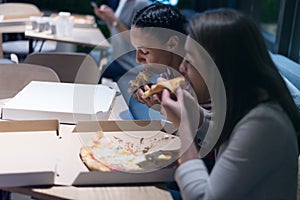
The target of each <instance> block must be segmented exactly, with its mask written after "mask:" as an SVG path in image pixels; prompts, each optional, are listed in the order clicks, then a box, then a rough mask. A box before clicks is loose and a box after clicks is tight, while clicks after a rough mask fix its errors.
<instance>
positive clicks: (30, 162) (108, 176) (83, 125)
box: [0, 120, 180, 187]
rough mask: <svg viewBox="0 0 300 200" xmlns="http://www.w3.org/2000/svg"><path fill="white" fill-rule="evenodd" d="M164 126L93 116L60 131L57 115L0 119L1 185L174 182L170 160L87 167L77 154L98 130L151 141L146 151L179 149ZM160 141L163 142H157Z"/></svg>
mask: <svg viewBox="0 0 300 200" xmlns="http://www.w3.org/2000/svg"><path fill="white" fill-rule="evenodd" d="M164 126H165V125H164V123H163V122H161V121H98V122H97V121H95V122H92V121H91V122H80V123H78V124H77V125H76V127H75V129H74V131H73V132H60V133H59V132H58V130H59V128H58V121H55V120H42V121H3V122H0V145H1V147H2V151H1V153H0V159H1V161H2V162H1V163H2V164H1V165H0V187H15V186H29V185H76V186H84V185H109V184H114V185H116V184H117V185H119V184H140V183H143V184H147V183H154V182H165V181H173V180H174V172H175V167H174V165H173V164H170V165H169V163H167V164H165V163H164V164H163V165H161V166H159V167H157V165H155V167H153V168H152V166H151V165H150V168H147V170H142V171H130V170H129V171H128V170H121V171H119V170H113V171H108V172H104V171H90V170H89V169H88V168H87V166H86V165H85V164H84V163H83V161H82V159H81V157H80V149H81V147H83V146H87V145H88V144H89V141H91V138H93V137H94V136H95V135H97V133H98V132H99V131H100V130H101V131H102V132H103V138H110V139H115V140H116V141H119V140H120V138H121V139H122V140H124V141H126V142H132V143H135V141H139V142H136V144H134V145H135V147H141V148H143V149H145V147H146V146H145V145H147V142H149V145H150V143H151V142H152V143H153V142H155V143H154V144H151V145H152V146H151V147H153V148H152V149H151V148H149V149H150V150H149V155H150V156H151V155H152V154H154V155H155V152H160V151H159V150H163V152H169V151H171V152H174V151H177V150H178V149H179V146H180V142H179V139H178V138H177V137H175V136H172V135H170V134H168V133H166V132H165V130H164V128H163V127H164ZM167 135H168V136H170V138H173V139H169V138H168V136H167ZM127 139H128V140H127ZM142 140H143V145H144V146H143V145H141V141H142ZM158 140H163V142H162V143H159V142H158V143H157V144H156V141H158ZM151 151H153V152H151ZM141 163H144V162H141ZM146 163H147V162H146ZM142 166H143V165H142ZM146 166H147V165H146ZM148 167H149V166H148Z"/></svg>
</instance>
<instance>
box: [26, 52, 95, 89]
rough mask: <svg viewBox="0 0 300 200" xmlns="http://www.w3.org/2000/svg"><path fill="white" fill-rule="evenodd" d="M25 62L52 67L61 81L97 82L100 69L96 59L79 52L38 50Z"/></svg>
mask: <svg viewBox="0 0 300 200" xmlns="http://www.w3.org/2000/svg"><path fill="white" fill-rule="evenodd" d="M24 63H27V64H37V65H44V66H47V67H50V68H52V69H53V70H54V71H55V72H56V73H57V74H58V76H59V78H60V80H61V82H68V83H83V84H97V83H98V82H99V78H100V70H99V68H98V66H97V64H96V62H95V60H94V59H93V58H92V57H91V56H90V55H88V54H86V53H79V52H36V53H32V54H30V55H28V56H27V57H26V58H25V60H24Z"/></svg>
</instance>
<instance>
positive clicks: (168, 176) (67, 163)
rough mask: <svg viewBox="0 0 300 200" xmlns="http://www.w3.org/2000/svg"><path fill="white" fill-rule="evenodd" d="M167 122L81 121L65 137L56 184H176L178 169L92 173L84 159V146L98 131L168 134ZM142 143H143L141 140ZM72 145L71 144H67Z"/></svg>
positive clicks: (116, 134)
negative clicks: (166, 129)
mask: <svg viewBox="0 0 300 200" xmlns="http://www.w3.org/2000/svg"><path fill="white" fill-rule="evenodd" d="M165 124H168V123H166V122H162V121H160V120H155V121H148V120H132V121H95V122H79V123H78V124H77V125H76V127H75V129H74V131H73V134H68V135H65V136H63V140H64V139H65V142H66V143H65V144H64V145H65V146H68V148H67V149H68V151H65V153H64V155H63V157H64V158H63V159H61V160H60V161H61V162H60V164H59V165H58V173H59V174H60V175H59V176H58V177H56V183H57V184H61V185H76V186H83V185H85V186H86V185H111V184H114V185H116V184H117V185H118V184H141V183H142V184H147V183H158V182H165V181H174V173H175V170H176V168H175V167H164V168H160V169H153V170H149V171H144V172H138V171H137V172H129V171H110V172H100V171H89V170H88V168H87V167H86V166H85V164H84V163H83V162H82V160H81V159H80V156H79V154H80V148H81V147H82V146H84V145H85V144H86V143H85V142H86V141H87V139H88V138H90V137H89V136H91V135H92V134H95V131H99V130H101V131H103V132H104V134H111V136H120V134H124V133H126V134H128V133H131V132H134V133H138V134H139V133H141V134H143V133H148V132H150V133H151V132H152V133H164V134H166V131H165V127H166V126H165ZM138 141H139V140H138ZM67 143H68V144H67Z"/></svg>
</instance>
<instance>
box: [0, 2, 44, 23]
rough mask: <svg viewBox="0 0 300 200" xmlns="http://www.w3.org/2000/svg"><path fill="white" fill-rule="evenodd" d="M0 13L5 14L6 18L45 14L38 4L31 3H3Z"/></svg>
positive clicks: (0, 5) (0, 6)
mask: <svg viewBox="0 0 300 200" xmlns="http://www.w3.org/2000/svg"><path fill="white" fill-rule="evenodd" d="M0 15H3V17H4V19H17V18H28V17H30V16H43V12H41V11H40V9H39V8H38V7H37V6H36V5H34V4H30V3H2V4H0Z"/></svg>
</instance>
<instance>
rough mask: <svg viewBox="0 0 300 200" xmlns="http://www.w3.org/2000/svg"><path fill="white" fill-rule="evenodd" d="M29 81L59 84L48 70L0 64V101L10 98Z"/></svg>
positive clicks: (35, 66) (51, 71) (23, 65)
mask: <svg viewBox="0 0 300 200" xmlns="http://www.w3.org/2000/svg"><path fill="white" fill-rule="evenodd" d="M31 81H51V82H60V80H59V78H58V76H57V74H56V73H55V72H54V71H53V70H52V69H50V68H48V67H44V66H40V65H31V64H0V99H6V98H12V97H14V96H15V95H16V94H17V93H18V92H19V91H21V90H22V89H23V88H24V87H25V86H26V85H27V84H28V83H30V82H31Z"/></svg>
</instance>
